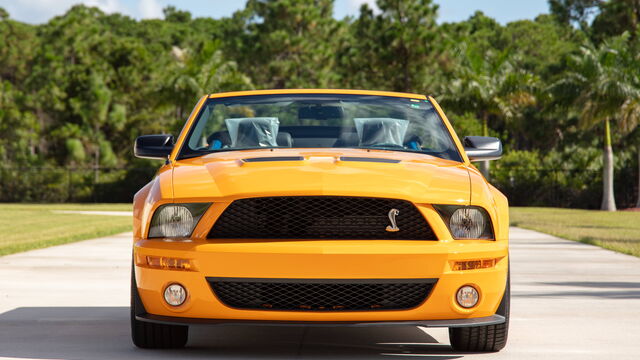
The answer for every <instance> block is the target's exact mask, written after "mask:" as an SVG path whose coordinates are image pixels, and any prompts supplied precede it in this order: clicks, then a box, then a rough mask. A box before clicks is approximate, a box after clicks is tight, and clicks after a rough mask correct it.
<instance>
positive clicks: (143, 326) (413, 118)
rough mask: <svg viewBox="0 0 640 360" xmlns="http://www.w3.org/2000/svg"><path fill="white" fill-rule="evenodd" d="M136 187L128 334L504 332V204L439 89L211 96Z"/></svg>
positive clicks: (464, 343)
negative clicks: (286, 329) (300, 329)
mask: <svg viewBox="0 0 640 360" xmlns="http://www.w3.org/2000/svg"><path fill="white" fill-rule="evenodd" d="M134 152H135V155H136V156H138V157H141V158H151V159H160V160H163V161H164V165H162V167H161V168H160V169H159V170H158V172H157V174H156V176H155V177H154V178H153V180H151V182H150V183H148V184H147V185H146V186H144V187H143V188H142V189H141V190H140V191H139V192H138V193H137V194H136V195H135V197H134V227H133V228H134V235H133V237H134V238H133V267H132V268H133V269H132V275H131V331H132V338H133V343H134V344H135V345H136V346H138V347H142V348H176V347H183V346H185V345H186V343H187V340H188V330H189V325H193V324H210V325H230V324H239V325H242V324H252V325H254V324H265V325H269V324H270V325H273V324H277V325H282V326H285V325H303V326H323V325H324V326H326V325H330V326H384V325H386V326H398V325H405V326H406V325H412V326H422V327H447V328H449V338H450V342H451V346H452V348H453V349H455V350H457V351H498V350H500V349H502V348H503V347H504V346H505V344H506V341H507V332H508V323H509V256H508V223H509V221H508V204H507V199H506V198H505V196H504V195H502V194H501V193H500V192H499V191H498V190H497V189H495V188H494V187H493V186H491V184H489V183H488V182H487V181H486V180H485V178H484V177H483V176H482V174H481V173H480V172H479V171H478V170H477V169H476V167H474V166H473V165H472V164H471V162H472V161H487V160H494V159H497V158H499V157H500V155H501V153H502V145H501V143H500V141H499V140H498V139H496V138H489V137H479V136H469V137H465V138H464V139H462V140H460V139H459V138H458V136H457V135H456V133H455V132H454V130H453V128H452V125H451V123H450V122H449V121H448V120H447V117H446V116H445V114H444V113H443V111H442V109H441V108H440V106H439V105H438V103H437V102H436V100H435V99H434V98H433V97H430V96H429V97H427V96H423V95H417V94H407V93H393V92H380V91H361V90H321V89H320V90H262V91H242V92H230V93H220V94H213V95H208V96H204V97H202V98H201V99H200V100H199V101H198V103H197V104H196V106H195V108H194V110H193V112H192V113H191V115H190V116H189V118H188V119H187V121H186V124H185V126H184V128H183V129H182V131H181V133H180V135H179V136H178V137H177V138H175V139H174V137H173V136H171V135H146V136H141V137H139V138H137V139H136V142H135V146H134Z"/></svg>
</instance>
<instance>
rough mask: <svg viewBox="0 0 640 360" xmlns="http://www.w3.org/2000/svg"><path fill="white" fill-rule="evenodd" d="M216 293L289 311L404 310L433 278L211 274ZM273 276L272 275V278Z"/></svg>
mask: <svg viewBox="0 0 640 360" xmlns="http://www.w3.org/2000/svg"><path fill="white" fill-rule="evenodd" d="M208 280H209V284H210V285H211V288H212V289H213V291H214V293H215V294H216V296H217V297H218V299H220V301H222V302H223V303H224V304H225V305H227V306H229V307H233V308H237V309H254V310H256V309H257V310H289V311H363V310H366V311H376V310H403V309H411V308H415V307H417V306H418V305H420V304H421V303H422V302H423V301H424V300H425V299H426V298H427V296H429V293H430V292H431V288H432V287H433V283H434V281H433V280H430V279H424V280H421V281H415V280H413V281H408V282H402V281H403V280H402V279H398V280H397V282H379V283H377V282H369V281H368V282H360V281H358V280H352V281H353V282H348V281H349V280H347V282H345V280H342V281H340V282H335V281H332V280H326V281H325V282H323V281H322V280H320V281H318V280H314V281H313V282H300V281H295V282H287V281H284V280H283V282H273V281H269V282H265V281H264V279H255V280H244V279H243V280H242V281H230V280H219V279H214V278H210V279H208ZM269 280H271V279H269Z"/></svg>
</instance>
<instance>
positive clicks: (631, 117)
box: [551, 33, 640, 211]
mask: <svg viewBox="0 0 640 360" xmlns="http://www.w3.org/2000/svg"><path fill="white" fill-rule="evenodd" d="M628 38H629V35H628V34H626V33H625V34H623V35H621V36H619V37H616V38H612V39H609V40H607V41H604V42H603V43H602V44H601V45H599V46H597V47H596V46H595V45H593V44H591V43H587V44H585V45H583V46H582V47H581V48H580V53H579V54H577V55H573V56H571V57H570V58H569V64H568V65H569V70H568V71H567V72H566V73H565V74H563V77H562V79H561V80H559V81H557V82H555V83H554V84H552V86H551V90H552V92H553V93H555V94H556V96H557V98H558V100H559V101H560V102H563V103H565V104H567V105H570V106H571V107H572V108H573V109H574V110H576V111H577V113H578V116H579V124H580V127H582V128H583V129H591V128H593V127H595V126H599V125H601V126H602V128H603V130H604V131H603V137H604V139H603V140H604V141H603V142H604V153H603V174H602V175H603V176H602V177H603V189H602V190H603V191H602V205H601V207H600V208H601V209H602V210H607V211H615V210H616V203H615V198H614V191H613V165H614V159H613V150H612V149H611V127H612V123H613V125H614V126H615V125H618V126H619V130H620V131H625V130H626V131H629V130H632V129H633V128H634V127H635V126H636V125H637V123H638V120H639V119H640V88H639V87H638V84H639V82H638V78H637V77H638V74H637V70H636V68H635V67H633V66H632V63H633V60H634V59H633V56H632V54H631V53H630V51H629V45H628V41H627V40H628Z"/></svg>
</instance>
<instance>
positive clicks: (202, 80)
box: [165, 42, 253, 123]
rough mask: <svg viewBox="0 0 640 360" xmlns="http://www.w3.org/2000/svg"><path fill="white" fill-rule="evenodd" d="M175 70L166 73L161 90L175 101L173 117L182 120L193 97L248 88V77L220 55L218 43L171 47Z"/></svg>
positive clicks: (195, 99) (193, 100) (250, 86)
mask: <svg viewBox="0 0 640 360" xmlns="http://www.w3.org/2000/svg"><path fill="white" fill-rule="evenodd" d="M173 56H174V58H175V61H176V62H177V64H178V67H177V70H176V71H175V72H174V74H173V75H172V76H170V77H169V81H168V85H167V87H166V88H165V94H166V97H167V100H168V101H171V102H173V103H174V104H175V107H176V121H177V122H179V123H182V122H183V121H184V119H185V118H186V116H187V115H188V112H190V111H191V108H192V107H193V104H194V103H195V102H196V101H197V99H198V98H199V97H200V96H202V95H205V94H211V93H214V92H220V91H234V90H235V91H237V90H247V89H251V88H252V87H253V85H252V84H251V80H250V79H249V78H248V77H247V76H246V75H244V74H243V73H242V72H240V71H239V70H238V65H237V64H236V63H235V62H234V61H229V60H226V59H224V57H223V55H222V52H221V51H220V50H219V45H218V43H214V42H207V43H205V44H204V45H203V48H201V49H194V50H189V49H187V50H182V49H180V48H177V47H174V49H173Z"/></svg>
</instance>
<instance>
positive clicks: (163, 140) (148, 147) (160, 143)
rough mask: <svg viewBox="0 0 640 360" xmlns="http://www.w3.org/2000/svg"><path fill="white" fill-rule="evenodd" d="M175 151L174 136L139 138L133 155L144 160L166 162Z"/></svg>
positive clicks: (144, 136) (145, 136)
mask: <svg viewBox="0 0 640 360" xmlns="http://www.w3.org/2000/svg"><path fill="white" fill-rule="evenodd" d="M172 150H173V135H167V134H163V135H143V136H138V138H137V139H136V143H135V145H134V147H133V154H134V155H135V156H136V157H139V158H143V159H162V160H166V159H167V157H168V156H169V155H170V154H171V151H172Z"/></svg>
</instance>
